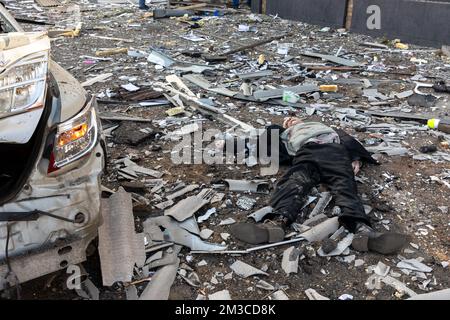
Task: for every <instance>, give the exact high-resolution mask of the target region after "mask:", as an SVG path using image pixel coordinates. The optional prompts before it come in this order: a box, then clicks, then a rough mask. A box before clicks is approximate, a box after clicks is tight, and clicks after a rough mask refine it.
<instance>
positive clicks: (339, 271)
mask: <svg viewBox="0 0 450 320" xmlns="http://www.w3.org/2000/svg"><path fill="white" fill-rule="evenodd" d="M61 3H62V5H61V6H58V7H50V8H44V9H41V10H37V9H36V5H35V4H34V3H33V4H31V3H30V1H8V0H6V4H7V6H9V8H10V9H11V11H12V12H13V14H14V15H15V16H22V17H28V19H34V20H35V21H46V22H49V23H54V24H55V25H33V24H29V25H26V29H27V30H42V29H46V30H51V32H50V35H52V37H53V39H52V58H53V59H54V60H55V61H56V62H58V63H60V64H61V65H62V66H63V67H64V68H66V69H67V70H69V71H70V72H71V73H72V74H73V75H74V76H75V77H76V78H77V79H78V80H79V81H80V82H82V83H83V85H84V86H85V88H86V89H87V90H88V91H89V92H90V93H91V94H94V95H95V96H96V97H97V98H98V101H99V110H98V111H99V116H100V118H101V119H102V123H103V130H104V133H105V136H106V139H107V140H106V141H107V146H108V149H109V157H108V158H109V162H108V164H107V166H108V171H107V172H106V174H105V176H104V178H103V185H104V186H105V190H109V191H110V192H113V193H115V195H113V199H114V197H120V194H121V193H122V192H123V190H122V189H120V188H121V187H123V188H124V189H125V190H127V191H128V192H129V193H130V197H131V199H132V208H129V209H130V211H131V210H132V211H133V213H134V219H133V220H134V222H135V225H136V231H137V232H136V234H133V236H134V237H136V242H137V241H139V240H138V239H141V241H142V242H143V243H136V242H135V243H134V246H135V247H134V248H128V249H133V250H137V249H136V247H139V245H142V246H143V247H145V249H144V251H145V253H146V255H147V257H146V259H144V260H145V263H144V261H141V260H143V259H142V257H139V259H137V258H135V259H134V260H136V261H134V262H138V264H137V265H135V266H134V269H133V270H131V269H130V268H128V269H130V270H128V269H126V270H120V268H119V270H110V274H109V278H108V283H107V285H108V286H109V285H111V284H112V282H113V281H112V280H111V279H112V278H113V277H114V274H115V275H116V278H117V274H120V277H118V278H119V280H120V281H124V282H125V283H124V284H125V285H126V288H124V289H123V290H122V291H120V290H119V292H113V291H111V290H104V291H102V292H100V297H102V298H105V297H109V298H124V299H126V298H127V297H128V299H192V300H193V299H210V300H213V299H228V300H230V299H231V298H233V299H273V300H288V299H290V300H294V299H310V300H327V299H341V300H348V299H407V298H415V297H416V298H417V297H418V296H419V295H420V294H427V293H430V292H434V291H438V290H444V289H447V288H449V287H450V280H449V279H450V277H448V270H449V269H448V263H449V261H450V257H449V255H448V252H449V245H450V242H449V241H450V240H449V237H448V235H449V234H450V232H449V231H450V230H449V228H450V222H449V221H450V220H449V216H448V214H449V211H448V195H449V192H450V190H449V189H450V151H449V150H450V149H449V142H450V134H448V133H445V132H442V131H439V130H432V129H429V128H428V127H427V120H428V119H432V118H436V119H440V118H448V117H449V108H450V102H449V99H450V94H449V93H445V92H437V90H435V89H433V88H432V86H429V84H434V83H436V82H437V81H438V80H439V79H444V80H445V79H446V80H449V79H450V58H449V56H448V49H446V51H444V52H442V51H441V50H437V49H433V48H424V47H418V46H413V45H409V46H408V48H407V49H405V48H403V49H398V48H397V47H398V46H397V47H396V46H395V44H394V42H389V41H384V40H383V39H373V38H370V37H368V36H362V35H356V34H350V33H348V32H345V31H343V30H334V29H331V28H329V29H326V30H323V28H321V27H317V26H312V25H307V24H304V23H299V22H292V21H287V20H282V19H280V18H278V17H273V16H260V15H255V14H251V13H250V12H249V10H248V9H246V8H241V9H239V10H235V9H231V8H226V7H224V6H220V5H219V6H211V5H207V6H203V7H202V8H199V9H198V10H199V11H196V10H197V9H192V10H193V12H194V13H193V14H187V15H181V16H177V17H172V18H164V16H165V15H167V14H168V12H162V11H157V12H155V13H156V14H157V15H158V19H153V18H152V15H153V11H149V12H144V11H139V10H137V8H136V7H135V6H131V5H130V4H129V3H128V1H102V0H99V1H95V3H93V2H90V1H87V0H83V1H76V2H73V1H61ZM172 7H173V8H175V7H176V6H172ZM153 8H155V9H156V8H158V9H165V8H167V4H166V3H164V2H160V3H157V4H155V5H153ZM180 8H181V9H182V6H180ZM196 16H198V17H199V18H198V19H197V18H195V17H196ZM155 18H156V17H155ZM79 22H82V24H81V27H80V24H79ZM56 31H57V32H56ZM62 31H64V33H62ZM67 32H69V33H70V34H67ZM53 35H54V36H53ZM67 35H70V36H67ZM258 43H261V44H260V45H257V46H251V45H250V44H258ZM367 43H375V44H376V45H370V46H368V45H367ZM446 52H447V53H446ZM423 83H425V84H427V85H423ZM288 115H296V116H299V117H304V118H306V119H310V120H316V121H321V122H324V123H326V124H328V125H331V126H335V127H339V128H342V129H345V130H346V131H347V132H349V133H351V134H352V135H354V136H355V137H357V138H358V139H359V140H360V141H361V142H362V143H363V144H364V146H366V147H367V148H368V150H370V151H371V152H374V153H375V155H374V157H375V158H376V159H377V160H378V161H380V163H381V165H380V166H369V167H367V168H363V170H362V172H361V173H360V175H359V176H358V177H357V181H358V182H359V192H360V195H361V197H362V199H363V201H364V203H365V204H366V206H367V209H368V210H367V211H368V212H367V214H368V215H369V216H370V218H371V219H372V220H373V221H374V226H375V228H376V229H379V230H391V231H393V230H403V231H404V232H405V233H407V234H409V235H410V236H411V237H412V239H411V243H410V245H409V246H408V247H407V248H405V249H404V250H403V251H402V252H401V253H400V254H399V255H397V256H387V257H382V256H379V255H376V254H372V253H360V252H356V251H353V250H352V249H351V248H350V247H349V245H350V243H351V239H352V236H353V235H352V234H347V233H346V231H345V230H342V229H339V226H338V221H337V218H336V217H335V216H336V212H337V210H339V208H337V209H335V208H334V206H333V200H332V197H331V196H330V195H329V194H328V193H326V192H320V190H315V193H314V194H311V199H312V200H311V202H310V203H308V205H306V206H305V208H304V209H303V210H304V211H305V214H307V215H309V220H307V221H306V222H304V223H303V224H298V225H297V226H296V228H295V229H293V230H291V231H293V232H292V233H291V234H290V235H289V237H288V238H286V239H285V240H286V241H285V242H284V243H283V244H284V245H279V246H267V247H263V248H257V250H253V249H252V247H250V246H247V245H246V244H243V243H239V242H238V241H236V240H235V239H233V238H232V237H230V236H229V233H228V231H229V225H230V224H233V223H235V222H243V221H246V220H247V219H248V217H253V219H254V220H256V221H261V222H262V221H263V220H264V216H266V215H268V214H270V210H267V208H266V209H264V208H265V207H266V206H267V205H268V199H269V198H270V190H272V189H273V187H274V185H275V183H276V181H277V179H278V178H279V177H280V176H281V174H282V171H283V170H280V172H278V173H277V174H275V175H271V174H267V175H266V173H267V172H266V171H267V170H261V168H260V166H259V165H255V164H254V163H252V161H250V160H251V159H247V160H248V161H247V163H243V164H235V163H234V164H223V165H216V164H213V165H209V164H205V163H198V164H175V163H173V162H172V160H171V156H172V154H173V153H174V150H175V149H174V148H175V147H176V146H179V144H180V141H182V139H183V137H185V136H186V135H187V136H194V135H195V134H196V133H198V132H201V130H202V129H218V130H220V132H222V133H225V132H226V133H227V134H235V135H238V136H245V134H246V132H248V131H249V130H250V129H252V128H263V127H264V126H266V125H270V124H275V123H282V119H283V118H284V117H285V116H288ZM424 146H434V147H435V148H432V149H431V151H429V152H428V151H427V152H426V153H424V152H423V150H429V149H423V147H424ZM200 149H205V150H206V147H204V146H203V147H201V146H200V147H199V146H197V150H200ZM421 150H422V151H421ZM210 151H211V152H212V153H213V152H214V151H213V150H210ZM192 157H195V154H193V155H192ZM194 160H195V159H194ZM269 173H270V172H269ZM130 183H133V184H130ZM116 209H117V208H116ZM260 209H263V210H262V211H259V210H260ZM252 214H253V216H252ZM124 219H125V218H124ZM128 220H129V219H128ZM128 220H127V222H130V221H128ZM124 221H125V220H124ZM138 231H139V232H138ZM140 237H141V238H140ZM324 239H331V240H335V242H336V246H335V247H333V248H331V249H330V250H327V248H326V247H325V246H324V244H325V243H322V240H324ZM291 240H292V241H291ZM338 240H339V241H338ZM107 248H108V246H104V245H103V246H102V247H101V252H100V254H101V255H108V251H107V250H108V249H107ZM191 251H193V253H191ZM195 251H199V252H198V253H196V252H195ZM227 251H229V253H227ZM133 252H134V251H133ZM200 252H201V253H200ZM130 255H131V253H130ZM112 258H113V257H111V259H112ZM114 259H117V257H114ZM128 262H129V261H128ZM116 267H117V266H116ZM128 267H130V266H128ZM96 284H97V285H98V287H101V282H97V283H96ZM30 286H32V284H30ZM25 287H26V286H25ZM101 290H103V289H101ZM40 294H42V295H45V294H46V293H45V290H44V292H42V293H40ZM79 294H80V296H81V297H82V298H85V299H88V298H91V299H93V298H98V295H99V293H98V292H97V291H96V289H94V288H93V285H92V283H91V282H86V283H85V284H84V286H83V290H81V291H80V293H79ZM443 294H445V295H446V296H447V297H448V292H447V291H445V292H443Z"/></svg>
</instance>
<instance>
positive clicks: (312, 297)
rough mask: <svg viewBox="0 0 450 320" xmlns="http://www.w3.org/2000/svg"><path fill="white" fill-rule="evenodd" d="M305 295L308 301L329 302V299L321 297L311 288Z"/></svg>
mask: <svg viewBox="0 0 450 320" xmlns="http://www.w3.org/2000/svg"><path fill="white" fill-rule="evenodd" d="M305 294H306V296H307V297H308V299H309V300H330V299H329V298H327V297H324V296H322V295H321V294H319V293H318V292H317V291H316V290H314V289H312V288H309V289H306V290H305Z"/></svg>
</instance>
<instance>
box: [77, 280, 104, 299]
mask: <svg viewBox="0 0 450 320" xmlns="http://www.w3.org/2000/svg"><path fill="white" fill-rule="evenodd" d="M80 286H81V288H80V289H75V292H76V293H77V294H78V295H79V296H80V297H82V298H84V299H87V300H99V299H100V291H99V290H98V288H97V287H96V286H95V284H94V283H93V282H92V281H91V280H90V279H86V280H84V281H82V282H81V283H80Z"/></svg>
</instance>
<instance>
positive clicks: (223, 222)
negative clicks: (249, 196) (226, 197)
mask: <svg viewBox="0 0 450 320" xmlns="http://www.w3.org/2000/svg"><path fill="white" fill-rule="evenodd" d="M233 223H236V220H234V219H233V218H227V219H225V220H222V221H220V223H219V226H227V225H230V224H233Z"/></svg>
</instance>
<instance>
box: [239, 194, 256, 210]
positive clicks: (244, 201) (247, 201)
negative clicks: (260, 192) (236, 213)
mask: <svg viewBox="0 0 450 320" xmlns="http://www.w3.org/2000/svg"><path fill="white" fill-rule="evenodd" d="M255 204H256V200H255V199H252V198H249V197H245V196H242V197H239V199H238V201H236V205H237V206H238V207H239V208H240V209H242V210H251V209H252V208H253V206H254V205H255Z"/></svg>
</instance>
